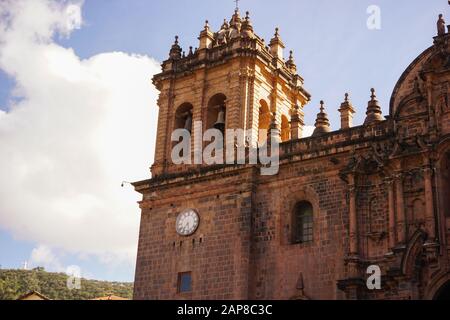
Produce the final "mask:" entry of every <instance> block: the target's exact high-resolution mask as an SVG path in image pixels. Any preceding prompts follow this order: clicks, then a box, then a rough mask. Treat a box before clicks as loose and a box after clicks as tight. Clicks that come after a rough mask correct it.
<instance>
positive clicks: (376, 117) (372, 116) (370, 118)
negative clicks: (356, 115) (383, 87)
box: [364, 88, 384, 125]
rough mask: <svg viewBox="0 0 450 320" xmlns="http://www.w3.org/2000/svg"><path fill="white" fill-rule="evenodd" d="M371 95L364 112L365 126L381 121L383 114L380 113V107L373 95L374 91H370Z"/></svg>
mask: <svg viewBox="0 0 450 320" xmlns="http://www.w3.org/2000/svg"><path fill="white" fill-rule="evenodd" d="M370 92H371V93H372V94H371V96H370V101H369V103H368V105H367V112H366V115H367V116H366V120H365V121H364V124H365V125H368V124H372V123H374V122H378V121H383V120H384V118H383V112H382V111H381V107H380V105H379V103H378V100H377V96H376V94H375V89H374V88H372V89H370Z"/></svg>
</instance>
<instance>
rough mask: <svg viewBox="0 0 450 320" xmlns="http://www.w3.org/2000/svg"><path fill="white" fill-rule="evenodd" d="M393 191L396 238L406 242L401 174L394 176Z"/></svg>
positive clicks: (402, 242)
mask: <svg viewBox="0 0 450 320" xmlns="http://www.w3.org/2000/svg"><path fill="white" fill-rule="evenodd" d="M395 193H396V203H397V206H396V207H397V240H398V242H399V243H400V244H403V245H404V244H405V243H406V224H405V204H404V199H403V176H402V173H401V172H400V173H398V174H397V175H396V176H395Z"/></svg>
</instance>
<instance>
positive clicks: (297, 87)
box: [152, 9, 310, 177]
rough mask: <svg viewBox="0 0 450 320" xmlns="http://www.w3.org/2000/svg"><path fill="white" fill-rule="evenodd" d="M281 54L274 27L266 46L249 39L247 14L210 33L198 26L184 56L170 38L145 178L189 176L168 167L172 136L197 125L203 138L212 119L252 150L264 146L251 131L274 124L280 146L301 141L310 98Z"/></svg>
mask: <svg viewBox="0 0 450 320" xmlns="http://www.w3.org/2000/svg"><path fill="white" fill-rule="evenodd" d="M284 49H285V45H284V44H283V41H282V40H281V37H280V34H279V30H278V28H277V29H276V32H275V34H274V36H273V38H272V39H271V40H270V42H269V44H268V45H267V44H266V43H265V41H264V39H262V38H260V37H259V36H258V35H256V34H255V32H254V30H253V25H252V22H251V20H250V16H249V14H248V12H247V14H246V16H245V17H244V18H241V16H240V13H239V10H238V9H236V11H235V12H234V14H233V16H232V18H231V20H230V21H229V22H228V21H227V20H224V22H223V25H222V27H221V28H220V30H219V31H217V32H213V31H212V30H211V28H210V26H209V24H208V21H206V23H205V26H204V28H203V30H202V31H201V32H200V36H199V47H198V48H195V49H193V48H192V47H190V48H189V50H188V51H187V53H186V52H184V51H183V49H182V48H181V47H180V44H179V39H178V37H175V43H174V44H173V45H172V48H171V49H170V54H169V58H168V60H166V61H164V62H163V64H162V72H161V73H159V74H157V75H155V77H154V78H153V83H154V85H155V86H156V88H157V89H158V90H159V91H160V96H159V100H158V106H159V119H158V131H157V142H156V152H155V162H154V165H153V166H152V175H153V176H154V177H155V176H158V175H161V174H168V173H173V172H180V171H183V170H188V169H189V165H186V166H174V165H173V163H172V161H171V149H172V146H173V142H172V141H171V134H172V132H173V131H174V130H175V129H180V128H185V129H188V130H189V131H191V132H192V133H193V134H194V128H193V126H194V125H196V124H197V126H199V125H200V126H201V129H202V132H205V131H206V130H207V129H210V128H212V127H214V126H215V125H216V124H217V121H218V120H219V121H221V122H223V124H222V125H223V127H224V128H233V129H238V128H239V129H244V130H250V131H248V132H251V133H250V134H247V135H246V137H245V139H246V142H247V143H250V144H253V145H255V144H256V143H257V142H258V140H264V138H263V137H258V134H259V129H268V128H269V125H270V123H271V122H275V124H276V126H277V129H279V131H280V139H281V140H282V141H286V140H289V139H290V138H291V136H292V137H293V138H295V139H297V138H301V135H302V128H303V125H304V123H303V107H304V106H305V105H306V104H307V102H308V101H309V99H310V95H309V93H308V92H307V91H306V90H305V89H304V88H303V79H302V77H301V76H299V75H298V74H297V66H296V64H295V62H294V58H293V54H292V51H291V53H290V56H289V57H288V59H287V60H285V58H284ZM273 115H275V119H272V117H273ZM219 118H220V119H219ZM200 122H201V124H200ZM197 129H199V128H197ZM192 138H193V139H201V137H192ZM237 143H245V142H244V141H237ZM193 148H194V143H192V150H193V151H194V152H199V150H194V149H193ZM200 152H201V150H200ZM197 165H198V164H197Z"/></svg>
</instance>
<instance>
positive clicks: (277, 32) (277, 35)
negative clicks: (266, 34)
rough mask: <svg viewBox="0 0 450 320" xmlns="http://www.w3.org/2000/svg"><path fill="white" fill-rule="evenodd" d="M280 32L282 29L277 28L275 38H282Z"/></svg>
mask: <svg viewBox="0 0 450 320" xmlns="http://www.w3.org/2000/svg"><path fill="white" fill-rule="evenodd" d="M279 31H280V28H278V27H276V28H275V34H274V37H275V38H278V37H279V36H280V34H279Z"/></svg>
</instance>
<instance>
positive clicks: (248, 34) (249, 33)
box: [241, 11, 254, 38]
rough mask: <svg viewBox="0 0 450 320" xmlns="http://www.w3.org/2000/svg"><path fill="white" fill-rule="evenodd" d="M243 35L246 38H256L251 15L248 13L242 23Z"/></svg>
mask: <svg viewBox="0 0 450 320" xmlns="http://www.w3.org/2000/svg"><path fill="white" fill-rule="evenodd" d="M241 34H242V36H243V37H244V38H254V33H253V26H252V22H251V21H250V13H249V12H248V11H247V12H246V16H245V20H244V23H242V30H241Z"/></svg>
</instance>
